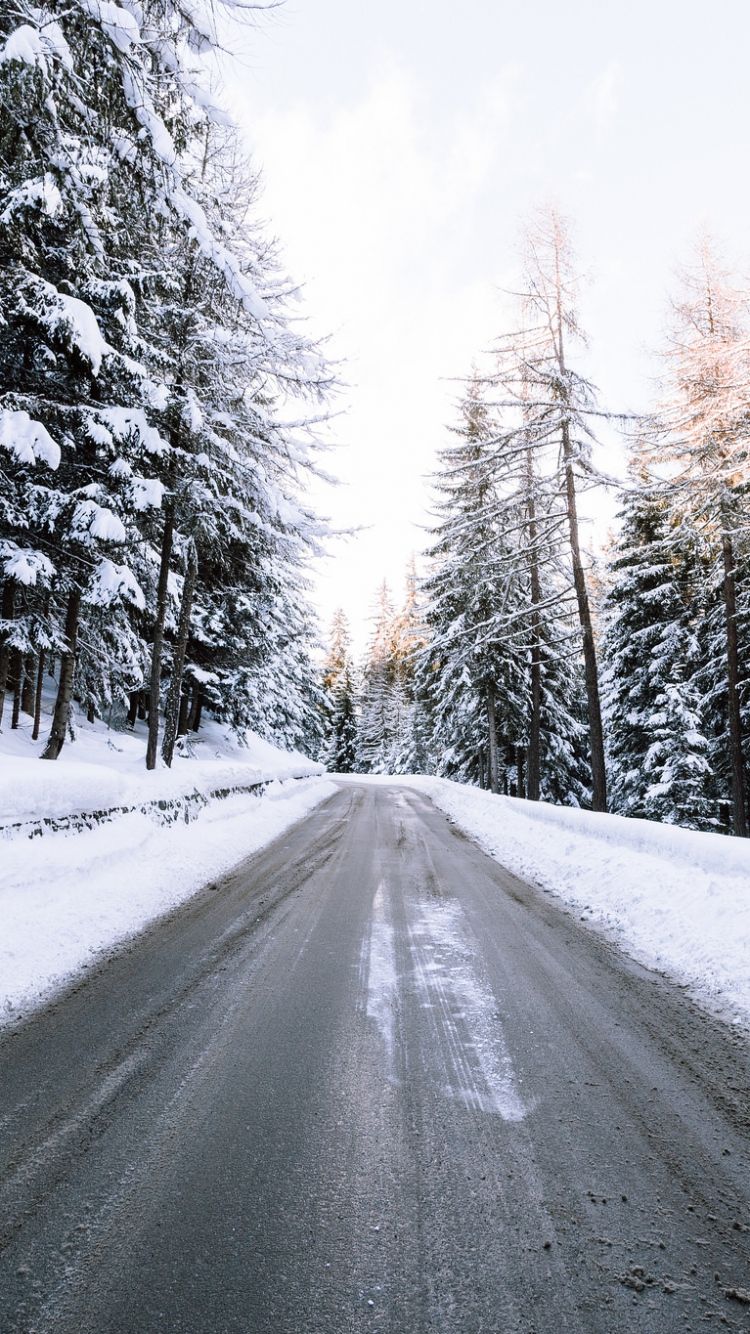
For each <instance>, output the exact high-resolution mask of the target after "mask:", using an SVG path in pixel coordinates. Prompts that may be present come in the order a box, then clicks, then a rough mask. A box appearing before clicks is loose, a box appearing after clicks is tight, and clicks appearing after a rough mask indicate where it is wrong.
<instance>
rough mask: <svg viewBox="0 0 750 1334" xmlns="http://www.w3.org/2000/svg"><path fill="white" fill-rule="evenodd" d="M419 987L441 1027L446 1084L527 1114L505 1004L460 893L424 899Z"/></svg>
mask: <svg viewBox="0 0 750 1334" xmlns="http://www.w3.org/2000/svg"><path fill="white" fill-rule="evenodd" d="M409 948H410V952H411V956H412V960H413V964H414V971H415V976H416V981H417V989H418V991H419V993H420V994H421V996H422V998H423V1002H422V1003H423V1005H424V1006H425V1008H426V1009H427V1010H428V1011H429V1012H430V1015H429V1017H430V1019H431V1020H432V1021H433V1023H434V1025H435V1029H436V1035H437V1041H436V1042H435V1044H434V1051H435V1053H436V1054H437V1055H438V1057H441V1056H442V1058H443V1061H444V1064H445V1082H444V1085H443V1092H444V1093H445V1094H446V1096H447V1097H449V1098H454V1099H456V1100H457V1101H458V1102H461V1103H463V1105H464V1106H465V1107H469V1108H472V1109H474V1110H475V1111H482V1112H486V1113H489V1114H494V1115H496V1116H501V1117H502V1118H503V1120H505V1121H522V1120H523V1118H524V1117H525V1115H526V1111H527V1108H526V1107H525V1106H524V1103H523V1100H522V1098H521V1095H520V1093H519V1090H518V1086H517V1083H516V1077H515V1073H514V1070H513V1066H512V1063H511V1058H510V1053H509V1051H508V1047H507V1044H506V1042H505V1036H504V1033H503V1029H502V1023H501V1021H500V1016H499V1014H498V1004H497V1000H496V999H495V997H494V995H493V993H492V990H491V988H490V987H489V985H488V984H487V982H486V981H485V980H484V978H483V977H482V976H481V972H480V957H479V952H478V950H477V949H476V948H475V946H474V942H473V940H472V937H471V930H470V927H469V924H468V922H467V920H466V917H465V914H464V912H463V909H462V908H461V905H460V903H459V902H458V900H457V899H429V900H428V899H422V900H420V901H419V902H418V903H417V904H416V912H415V914H414V920H413V922H412V923H411V924H410V929H409Z"/></svg>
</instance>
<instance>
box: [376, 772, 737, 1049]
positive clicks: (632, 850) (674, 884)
mask: <svg viewBox="0 0 750 1334" xmlns="http://www.w3.org/2000/svg"><path fill="white" fill-rule="evenodd" d="M356 781H362V779H361V778H360V777H359V776H357V779H356ZM370 781H372V780H370ZM380 781H388V782H398V783H402V782H403V783H407V784H408V785H409V786H413V787H415V788H417V789H418V790H420V791H423V792H425V793H426V794H427V795H428V796H430V797H431V798H432V800H433V801H434V802H435V803H436V805H438V806H439V807H440V808H441V809H442V810H444V811H445V812H446V814H448V815H449V816H450V817H451V819H453V820H455V822H456V824H458V825H459V826H460V827H461V828H462V829H463V830H464V831H465V832H466V833H467V834H469V835H470V836H471V837H473V838H475V839H476V840H477V842H478V843H479V844H480V845H481V847H483V848H484V850H485V851H486V852H488V853H489V854H490V855H491V856H492V857H494V858H495V860H496V861H498V862H499V863H501V865H503V866H506V867H507V868H508V869H509V870H511V871H514V872H516V874H518V875H520V876H523V877H525V878H526V879H529V880H532V881H535V882H536V883H537V884H539V885H541V886H542V887H543V888H544V889H546V890H549V891H551V892H552V893H553V894H556V895H558V896H559V897H560V898H561V899H563V900H564V901H565V902H566V903H568V904H570V905H571V906H573V907H575V909H576V910H577V911H578V913H579V915H580V917H581V918H582V920H585V921H589V922H591V923H592V924H596V925H598V926H600V927H602V928H604V929H605V930H606V931H607V933H608V934H609V935H610V936H611V937H612V938H613V939H615V940H616V941H617V943H618V944H619V945H620V946H621V947H622V948H623V949H624V950H626V951H627V952H628V953H629V954H630V955H631V956H632V957H634V958H636V959H638V960H639V961H640V962H641V963H644V964H646V965H647V966H648V967H651V968H657V969H660V970H661V971H662V972H665V973H667V974H669V975H670V976H671V977H672V978H674V979H676V980H677V981H679V982H681V983H683V984H685V985H686V986H687V987H688V989H689V991H690V993H691V994H692V995H693V996H694V997H695V998H696V999H697V1000H699V1001H700V1002H702V1003H703V1004H704V1005H706V1006H707V1007H709V1008H710V1009H712V1010H713V1011H714V1012H715V1013H718V1014H720V1015H721V1016H722V1017H723V1018H725V1019H728V1020H730V1021H732V1022H736V1023H738V1024H741V1025H743V1026H744V1027H750V840H745V839H736V838H727V837H724V836H723V835H721V834H700V833H694V832H692V831H691V830H687V829H677V828H675V827H674V826H672V825H661V824H656V823H654V822H652V821H650V820H631V819H625V818H624V817H622V816H618V815H594V814H592V813H591V812H590V811H579V810H571V809H569V808H567V807H561V806H550V805H547V804H545V803H543V802H528V801H519V800H517V799H515V798H513V797H500V796H493V795H492V794H491V793H489V792H480V791H478V790H477V789H476V788H471V787H466V786H463V785H462V784H459V783H452V782H449V781H448V780H446V779H440V778H405V779H400V778H396V779H387V780H380Z"/></svg>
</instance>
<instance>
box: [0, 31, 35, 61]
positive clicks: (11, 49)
mask: <svg viewBox="0 0 750 1334" xmlns="http://www.w3.org/2000/svg"><path fill="white" fill-rule="evenodd" d="M8 60H16V61H18V62H19V63H20V64H24V65H32V66H33V65H42V66H43V65H44V63H45V61H44V54H43V51H42V40H41V37H40V34H39V30H38V29H37V28H32V26H31V24H30V23H22V24H21V26H20V27H19V28H16V29H15V31H14V32H12V33H11V34H10V36H9V37H8V38H7V40H6V41H5V42H4V43H3V45H2V46H1V47H0V65H4V64H5V62H6V61H8Z"/></svg>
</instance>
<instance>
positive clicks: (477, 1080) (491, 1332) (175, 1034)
mask: <svg viewBox="0 0 750 1334" xmlns="http://www.w3.org/2000/svg"><path fill="white" fill-rule="evenodd" d="M0 1087H2V1090H3V1093H2V1108H1V1109H0V1113H1V1116H2V1120H0V1127H1V1128H2V1149H1V1151H0V1218H1V1219H2V1224H0V1228H1V1230H0V1245H1V1246H2V1249H1V1250H0V1265H1V1266H2V1274H0V1328H2V1329H3V1331H4V1332H5V1331H7V1334H31V1331H32V1330H33V1331H36V1334H72V1331H76V1332H77V1334H94V1332H95V1334H102V1331H104V1330H106V1331H107V1334H132V1331H134V1330H137V1331H138V1334H156V1332H157V1331H161V1332H163V1334H166V1331H168V1334H188V1332H189V1334H240V1332H241V1334H349V1331H355V1330H378V1331H390V1334H427V1331H440V1334H480V1332H481V1334H548V1331H549V1330H552V1329H554V1330H567V1331H571V1332H575V1334H589V1332H590V1334H594V1332H596V1334H617V1332H619V1331H623V1334H624V1331H633V1332H634V1334H646V1331H648V1332H649V1334H655V1332H656V1331H658V1332H659V1334H673V1332H676V1331H678V1330H679V1331H686V1330H695V1331H697V1330H703V1329H705V1328H706V1322H707V1321H711V1322H713V1323H714V1324H716V1325H717V1326H720V1327H721V1328H725V1329H734V1330H747V1329H748V1328H749V1327H750V1291H749V1290H750V1152H749V1145H748V1128H749V1126H748V1122H749V1116H748V1106H749V1100H748V1091H749V1090H750V1052H749V1051H748V1046H747V1040H746V1038H743V1037H742V1036H741V1034H740V1033H739V1032H732V1031H731V1030H730V1029H727V1028H725V1027H723V1026H722V1025H721V1024H719V1023H718V1022H717V1021H715V1020H714V1019H712V1018H711V1017H710V1016H708V1015H706V1014H704V1013H702V1012H701V1011H700V1010H698V1009H697V1008H696V1007H695V1006H694V1005H692V1003H691V1002H690V1001H689V1000H688V999H687V998H686V997H685V995H684V993H683V992H682V991H681V990H680V989H679V988H677V987H675V986H672V985H670V984H669V983H667V982H665V981H664V980H663V979H661V978H659V977H658V976H656V975H654V974H651V973H649V972H647V971H646V970H645V969H644V968H642V967H641V966H640V965H639V964H638V963H636V962H633V961H631V960H628V959H626V958H625V957H624V956H622V955H620V954H619V952H618V951H617V949H616V948H615V947H614V946H612V945H611V944H608V943H607V942H606V941H604V940H603V939H601V938H600V937H599V936H596V935H594V934H592V933H591V932H590V931H588V930H587V929H586V928H585V927H584V926H582V925H581V923H580V922H579V921H578V920H577V917H576V916H573V915H571V914H569V913H567V912H566V911H565V910H563V909H561V908H560V907H559V906H558V905H557V904H555V903H554V902H553V901H552V900H551V899H550V898H549V897H548V896H545V895H543V894H542V893H540V892H539V891H537V890H535V889H533V888H532V887H530V886H528V885H526V884H524V883H523V882H522V881H520V880H518V879H516V878H514V877H513V876H511V875H509V874H508V873H507V872H505V871H504V870H503V869H502V868H501V867H500V866H498V865H497V864H496V863H495V862H493V861H491V860H490V859H489V858H488V857H486V856H485V855H484V854H483V853H482V852H480V851H479V849H478V848H477V847H476V846H475V845H474V844H473V843H472V842H471V841H470V840H469V839H467V838H466V837H465V836H463V835H462V834H460V833H459V832H458V831H457V830H456V829H455V827H453V826H451V825H450V824H449V823H448V821H447V819H446V818H445V816H444V815H443V814H441V813H440V812H439V811H437V810H436V809H435V807H434V806H433V805H432V804H431V803H430V801H429V800H428V799H427V798H426V797H425V795H424V794H422V793H420V792H419V791H412V790H410V789H406V788H403V787H401V788H399V787H396V786H394V787H388V786H376V785H371V786H364V785H362V786H357V785H356V784H349V785H346V786H345V787H344V786H342V787H341V788H340V789H339V790H338V791H337V792H336V794H335V795H334V796H332V797H331V798H330V799H329V800H327V801H326V802H325V803H324V804H323V805H321V806H320V807H318V809H317V810H316V811H315V812H314V813H313V814H312V815H311V816H310V817H309V818H308V819H307V820H305V821H304V822H302V823H300V824H298V825H297V826H295V827H294V828H292V829H290V830H288V831H287V832H286V833H284V834H283V835H282V836H281V837H280V838H279V839H277V841H276V842H275V843H274V844H273V845H271V846H270V847H268V848H266V849H265V850H263V851H262V852H259V853H258V854H257V855H256V856H254V857H253V858H251V859H250V860H249V861H248V862H247V863H245V864H244V865H243V866H241V867H239V868H238V869H237V870H236V871H234V872H233V873H232V874H231V875H230V876H229V877H228V878H227V879H226V880H225V881H223V882H221V884H220V885H218V886H216V885H213V886H211V888H210V889H207V890H206V891H205V892H204V893H202V894H200V895H198V896H197V897H196V898H194V899H192V900H191V901H190V902H189V903H187V904H186V905H185V906H184V907H183V908H181V909H179V910H178V911H177V912H176V913H174V914H173V915H172V916H171V917H170V918H169V919H167V920H166V921H164V922H162V923H160V924H157V925H156V926H154V927H153V928H151V930H149V931H148V932H147V933H146V934H145V935H144V936H143V937H142V938H141V939H140V940H138V941H136V942H135V943H133V944H132V945H130V946H129V947H128V950H127V951H126V952H123V953H121V954H120V955H119V956H117V957H116V958H114V959H113V960H111V961H110V962H108V963H107V964H105V965H103V966H102V968H101V969H100V971H99V972H98V973H96V974H95V975H90V976H88V977H87V978H86V979H85V980H84V981H83V982H82V983H80V984H78V985H77V987H76V988H75V989H74V990H72V991H71V992H70V993H69V994H68V995H67V996H63V997H62V998H61V999H60V1000H59V1001H58V1002H57V1003H56V1004H55V1005H54V1006H53V1007H52V1008H50V1009H48V1010H47V1011H44V1012H42V1013H41V1014H39V1015H38V1016H37V1017H36V1018H34V1019H33V1020H31V1021H30V1022H29V1023H27V1024H26V1025H25V1026H24V1027H22V1028H21V1029H20V1030H18V1032H17V1033H15V1034H13V1033H10V1032H8V1033H6V1034H5V1035H3V1037H2V1039H1V1040H0Z"/></svg>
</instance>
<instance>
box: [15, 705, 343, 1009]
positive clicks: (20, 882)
mask: <svg viewBox="0 0 750 1334" xmlns="http://www.w3.org/2000/svg"><path fill="white" fill-rule="evenodd" d="M100 730H101V729H100V725H98V727H97V729H96V732H99V731H100ZM207 730H208V736H207V737H206V739H205V741H204V742H203V743H202V744H201V745H200V746H196V747H195V749H196V751H198V754H197V755H196V756H195V757H194V758H190V759H180V760H176V761H175V765H174V767H173V769H171V770H167V769H159V770H157V771H155V772H154V773H152V774H146V772H145V770H144V768H143V750H142V747H141V746H139V745H137V744H136V743H132V746H131V742H132V738H129V737H117V748H116V751H114V750H109V749H108V748H106V749H105V748H104V747H103V745H102V736H101V735H98V734H96V733H95V730H94V729H91V736H90V737H88V738H87V737H86V736H85V734H82V733H79V738H78V740H77V741H76V743H75V745H74V746H71V747H70V751H69V752H68V754H70V752H73V751H75V752H78V753H79V754H80V753H81V752H83V755H84V756H85V759H81V760H79V759H72V758H67V757H66V752H65V751H64V752H63V756H61V758H60V759H59V760H57V761H55V762H54V763H43V762H40V761H39V760H38V759H36V758H33V759H32V758H27V757H26V756H24V755H23V754H19V753H15V754H13V755H12V758H11V755H10V754H9V753H8V752H9V750H15V749H16V747H18V750H20V748H21V746H22V745H23V744H24V740H23V737H22V736H21V735H18V736H15V735H14V734H10V735H8V734H5V735H4V736H3V738H2V742H3V745H2V748H1V749H2V750H3V751H4V752H5V753H4V754H2V755H0V821H1V822H2V826H3V828H2V830H0V921H2V932H1V933H0V1023H8V1022H12V1021H14V1020H17V1019H19V1018H20V1017H22V1016H23V1015H24V1014H25V1013H27V1012H28V1011H30V1010H31V1009H33V1008H34V1007H35V1006H37V1005H39V1004H41V1003H42V1002H43V1001H44V1000H46V999H48V998H49V997H50V996H52V995H53V994H54V992H55V991H57V990H59V989H60V987H62V986H63V985H64V984H65V983H66V982H67V981H69V980H70V979H71V978H72V977H73V976H75V974H76V973H78V972H79V971H80V970H81V969H83V968H85V967H86V966H87V965H88V964H91V963H92V962H95V961H96V959H97V958H98V957H100V956H101V955H102V954H103V953H104V952H106V951H107V950H108V949H111V948H112V947H113V946H115V945H117V944H119V943H121V942H122V941H124V940H126V939H128V938H129V937H131V936H133V935H134V934H136V933H137V932H138V931H139V930H141V929H142V928H143V927H144V926H146V925H147V924H148V923H149V922H151V921H153V920H155V919H156V918H157V917H159V916H161V915H162V914H164V913H165V912H168V911H169V910H170V909H172V908H174V907H176V906H177V905H178V904H179V903H182V902H183V901H184V900H185V899H187V898H189V897H190V896H191V895H192V894H194V893H196V892H197V891H198V890H199V889H201V888H202V886H203V885H205V884H206V883H207V882H209V881H211V880H215V879H216V878H217V877H219V876H221V875H223V874H225V873H226V872H227V871H230V870H231V869H232V867H234V866H236V865H237V864H238V863H239V862H241V861H242V860H243V859H244V858H245V857H248V856H250V855H251V854H252V853H253V852H256V851H258V849H260V848H262V847H265V846H266V844H268V843H270V842H271V841H272V840H273V839H274V838H276V837H277V836H278V835H279V834H281V833H283V832H284V831H285V830H286V829H288V828H289V827H290V826H291V825H292V824H294V823H296V821H297V820H300V819H302V818H303V817H304V816H305V815H307V814H308V813H309V812H310V811H311V810H313V808H314V807H315V806H317V805H318V804H319V803H320V802H321V801H323V800H325V798H326V797H327V796H330V795H331V793H332V792H333V791H335V789H334V787H333V785H332V784H331V783H329V782H327V781H325V779H324V778H323V777H321V776H320V775H322V773H323V770H322V767H321V766H320V765H316V764H314V763H311V761H310V760H307V759H305V757H304V756H302V755H296V754H288V753H286V752H283V751H279V750H277V749H276V748H275V747H274V746H271V745H268V743H266V742H263V741H261V739H260V738H258V737H254V736H251V737H250V738H249V741H250V744H249V746H247V747H243V748H239V747H236V746H232V745H231V744H230V743H229V741H228V739H227V738H226V737H225V736H224V735H223V734H221V733H220V732H219V729H218V728H217V729H215V734H214V731H213V727H212V725H209V728H208V729H207ZM27 754H28V751H27ZM305 774H306V775H308V776H307V777H303V775H305ZM254 784H261V785H262V786H261V787H259V788H258V789H257V791H256V792H255V793H253V792H249V791H248V790H247V789H248V788H250V787H252V786H253V785H254ZM231 789H236V791H235V792H232V791H231ZM243 789H244V790H243ZM221 791H223V792H227V791H228V795H225V796H224V797H223V798H222V799H216V797H215V796H213V795H212V794H215V793H217V792H221ZM160 805H161V806H162V808H163V809H160V808H159V807H160ZM123 808H130V809H126V810H124V811H123ZM175 818H176V822H175ZM188 818H189V819H190V823H185V821H186V820H187V819H188ZM60 820H62V821H64V822H65V824H66V825H67V828H63V829H60V828H55V823H56V822H58V821H60ZM165 821H171V823H165ZM40 830H44V834H43V836H42V837H30V836H29V835H30V833H33V832H39V831H40Z"/></svg>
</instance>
